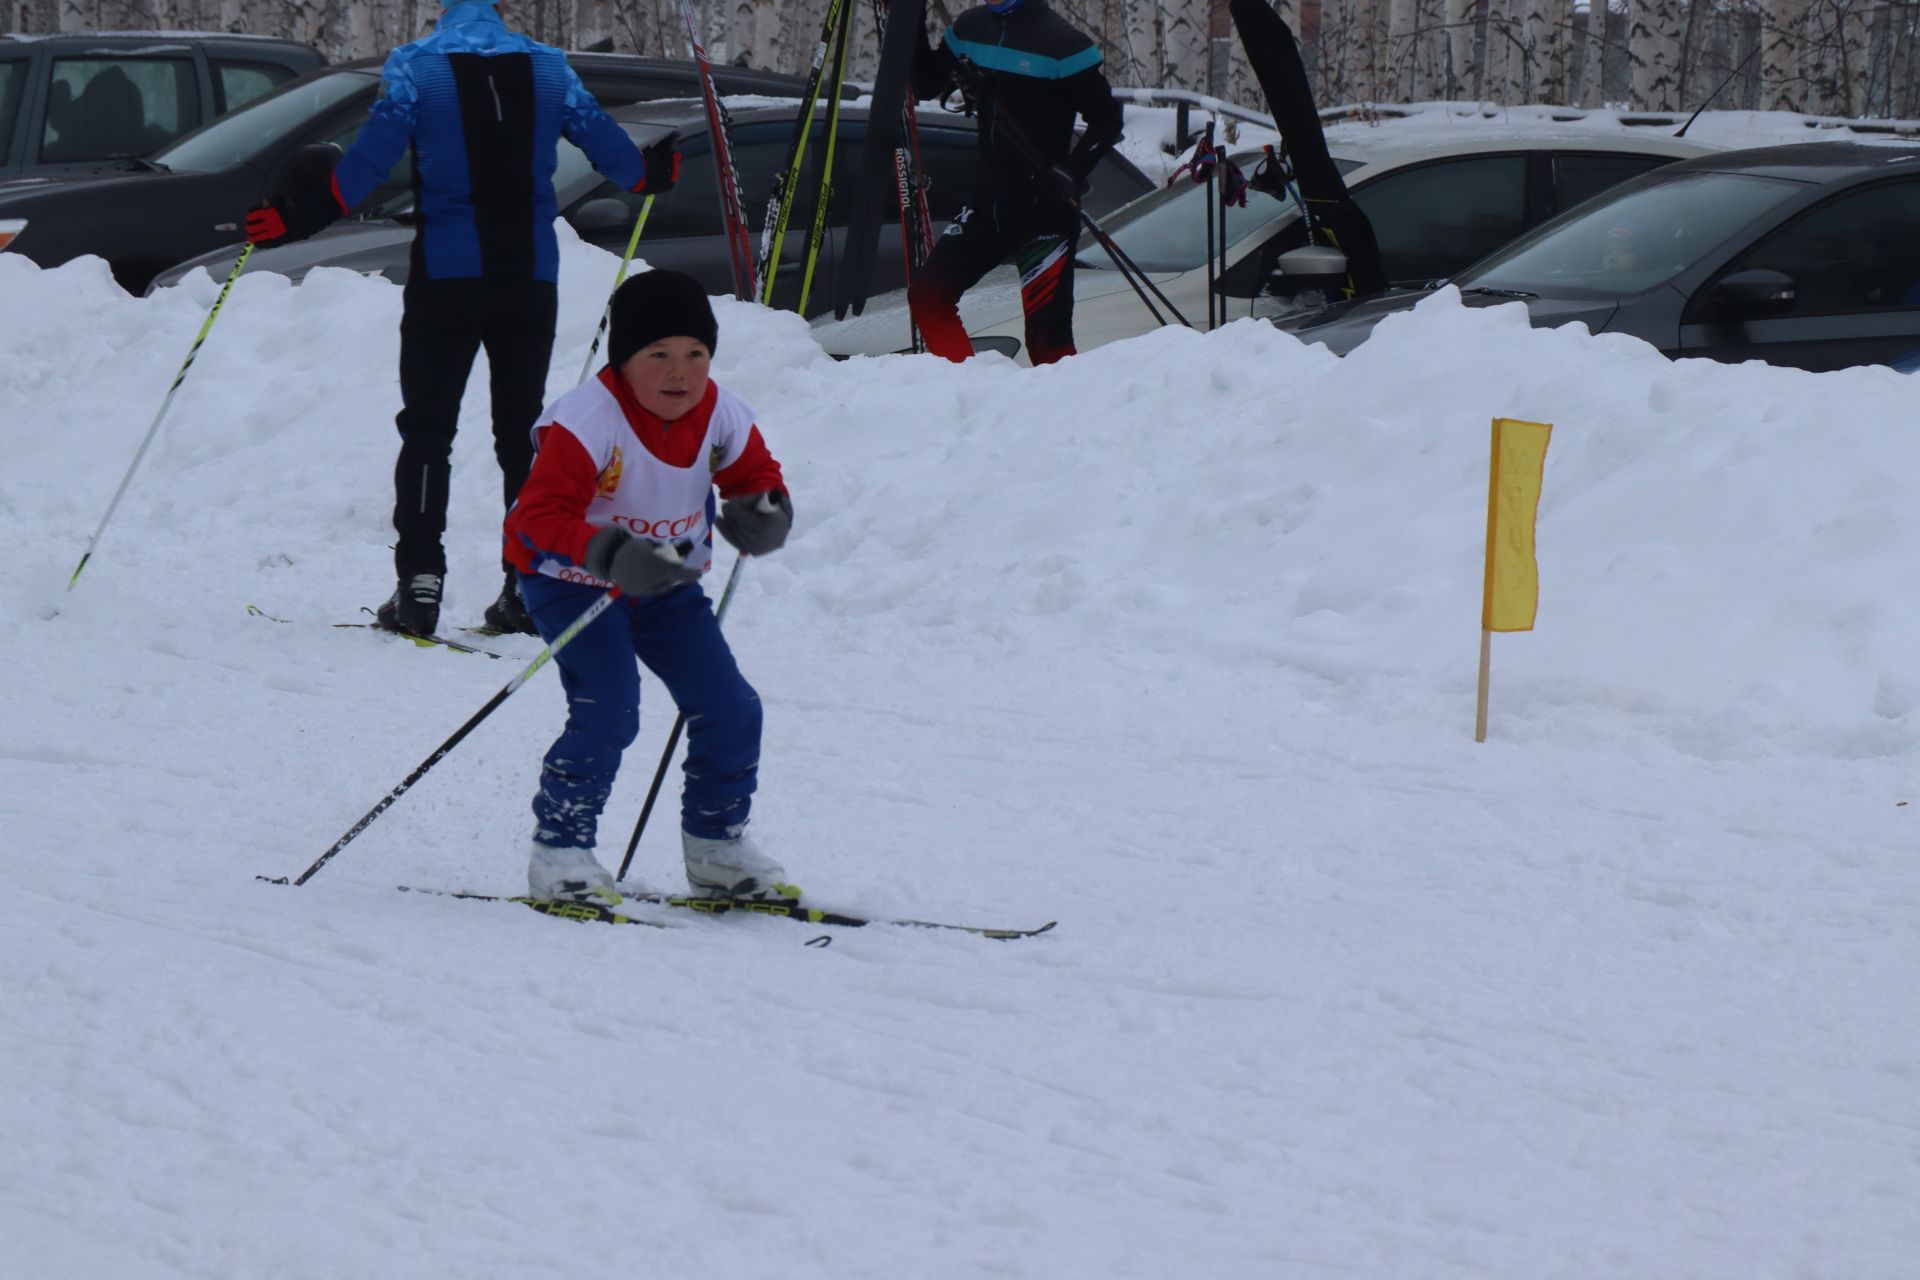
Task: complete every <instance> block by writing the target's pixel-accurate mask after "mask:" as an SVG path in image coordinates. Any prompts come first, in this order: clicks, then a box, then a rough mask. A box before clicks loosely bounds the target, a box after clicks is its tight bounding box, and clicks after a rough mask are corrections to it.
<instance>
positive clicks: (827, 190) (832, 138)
mask: <svg viewBox="0 0 1920 1280" xmlns="http://www.w3.org/2000/svg"><path fill="white" fill-rule="evenodd" d="M852 29H853V5H852V4H851V3H849V4H847V5H846V6H845V7H844V8H843V9H841V11H840V30H839V33H838V35H837V36H836V38H835V42H834V52H833V65H834V69H833V109H832V110H831V111H829V112H828V113H827V145H826V149H825V154H824V156H823V157H822V159H821V161H820V197H819V199H818V200H816V201H815V202H814V206H813V226H812V227H810V228H809V229H808V231H807V260H806V266H805V267H804V268H803V269H802V271H801V273H800V301H799V302H797V303H795V304H794V308H793V309H794V311H795V312H796V313H798V314H799V315H802V316H804V315H806V314H807V299H808V298H810V297H812V296H813V271H814V268H815V267H816V266H817V265H818V264H819V262H820V242H821V241H822V240H824V239H825V238H826V234H827V203H828V201H829V200H831V199H832V197H833V156H834V148H835V144H837V143H838V142H839V140H840V86H841V85H843V84H845V83H846V79H847V44H848V41H849V38H850V36H849V33H850V32H851V31H852Z"/></svg>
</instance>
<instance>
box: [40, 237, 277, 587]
mask: <svg viewBox="0 0 1920 1280" xmlns="http://www.w3.org/2000/svg"><path fill="white" fill-rule="evenodd" d="M252 256H253V243H252V242H251V241H249V242H248V243H247V247H246V248H244V249H242V250H241V251H240V256H239V257H238V258H237V259H235V260H234V264H233V270H231V271H229V272H227V282H226V283H225V284H223V285H221V286H220V296H219V297H217V298H215V299H214V300H213V308H212V310H210V311H208V312H207V318H206V321H205V322H204V323H202V324H201V326H200V332H199V333H198V334H197V335H195V337H194V339H193V346H192V348H191V349H190V350H188V352H187V358H186V360H185V361H183V362H182V363H181V365H180V372H179V373H177V374H175V375H174V377H173V385H172V386H170V387H168V388H167V395H166V398H165V399H164V400H162V401H161V402H160V412H158V413H156V414H154V415H153V425H152V426H150V427H148V428H147V436H146V439H144V440H142V441H141V442H140V447H139V448H138V449H136V450H135V451H134V454H133V462H132V464H131V465H129V466H128V467H127V474H126V475H124V476H122V477H120V487H119V488H118V489H116V490H114V492H113V501H112V502H109V503H108V504H107V514H105V515H103V516H101V517H100V526H99V527H98V528H96V529H95V530H94V531H93V536H92V537H91V538H88V539H87V549H86V550H85V551H83V552H81V553H80V563H79V564H77V565H75V566H74V567H73V576H72V577H71V578H68V579H67V590H69V591H71V590H73V584H74V583H76V582H78V581H80V572H81V570H83V569H85V568H86V567H87V561H89V560H91V559H93V549H94V548H95V547H96V546H98V545H99V544H100V535H101V534H103V533H105V532H106V531H107V521H109V520H111V519H113V513H114V511H115V510H116V509H117V508H118V507H119V506H120V499H122V498H124V497H126V496H127V486H128V485H130V484H132V483H133V473H134V472H136V471H138V470H139V469H140V460H141V459H142V458H144V457H146V456H147V448H148V446H150V445H151V444H152V443H153V437H154V435H155V433H156V432H158V431H159V430H160V422H161V419H163V418H165V417H166V416H167V406H168V405H170V404H172V403H173V393H174V392H176V391H178V390H179V389H180V384H181V383H183V382H185V381H186V380H187V370H189V369H191V368H193V358H194V357H195V356H197V355H199V354H200V344H201V343H203V342H205V341H206V340H207V334H208V333H209V332H210V331H211V330H212V329H213V322H214V321H215V320H216V319H218V318H219V316H220V308H221V307H222V306H224V305H225V304H226V301H227V294H228V292H229V291H231V290H232V288H233V282H234V281H235V280H238V279H239V278H240V272H241V271H242V270H243V269H245V267H246V265H247V259H248V258H251V257H252Z"/></svg>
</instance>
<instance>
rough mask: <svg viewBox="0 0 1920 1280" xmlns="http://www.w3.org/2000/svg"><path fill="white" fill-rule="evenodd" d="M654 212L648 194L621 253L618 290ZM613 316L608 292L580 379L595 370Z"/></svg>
mask: <svg viewBox="0 0 1920 1280" xmlns="http://www.w3.org/2000/svg"><path fill="white" fill-rule="evenodd" d="M652 212H653V197H652V196H648V197H647V198H646V199H645V200H642V201H641V202H640V216H639V217H637V218H635V219H634V220H633V234H632V235H631V236H629V237H628V238H627V251H626V252H625V253H624V254H622V255H620V270H619V271H617V272H615V273H614V277H613V288H614V290H618V289H619V288H620V282H621V281H623V280H625V279H626V278H627V268H628V267H629V266H631V265H632V263H633V251H634V250H635V249H638V248H639V247H640V232H641V231H642V230H644V229H645V227H646V225H647V215H648V214H650V213H652ZM612 318H613V293H612V292H609V293H608V294H607V305H606V309H605V310H603V311H601V313H600V327H599V328H598V329H595V330H594V331H593V345H592V346H590V347H588V348H587V359H586V363H585V364H582V365H581V366H580V381H582V382H585V381H586V380H587V375H588V374H589V373H592V372H593V358H594V357H595V356H597V355H599V354H600V339H602V338H604V337H605V336H606V334H607V322H608V321H609V320H611V319H612Z"/></svg>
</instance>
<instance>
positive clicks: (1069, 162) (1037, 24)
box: [913, 0, 1122, 229]
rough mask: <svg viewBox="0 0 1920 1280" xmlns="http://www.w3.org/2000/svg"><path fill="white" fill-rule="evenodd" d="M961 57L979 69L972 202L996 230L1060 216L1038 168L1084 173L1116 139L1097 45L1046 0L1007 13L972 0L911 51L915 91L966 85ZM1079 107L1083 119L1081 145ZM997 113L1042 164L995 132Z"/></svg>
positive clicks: (932, 92) (940, 91) (1026, 0)
mask: <svg viewBox="0 0 1920 1280" xmlns="http://www.w3.org/2000/svg"><path fill="white" fill-rule="evenodd" d="M962 58H965V59H967V60H968V61H969V62H971V63H972V64H973V66H974V67H975V68H976V69H977V74H978V77H979V84H978V87H979V88H980V90H981V92H978V93H976V94H974V95H972V103H973V110H974V114H975V115H976V116H977V117H978V118H979V126H980V158H981V164H980V167H979V170H978V178H977V179H976V183H975V190H974V204H973V207H974V209H975V211H976V212H986V213H987V214H989V215H990V216H991V217H992V218H993V220H994V222H995V224H996V225H998V226H1000V227H1001V228H1002V229H1011V228H1015V227H1019V226H1023V225H1026V224H1028V223H1031V222H1033V221H1035V220H1045V219H1048V218H1051V217H1053V216H1055V215H1057V213H1058V210H1057V209H1051V208H1049V207H1047V201H1046V200H1045V199H1044V197H1042V196H1041V195H1040V194H1039V193H1038V192H1037V191H1036V189H1035V186H1034V178H1035V176H1036V175H1037V173H1038V171H1039V170H1040V169H1043V168H1045V167H1047V166H1048V165H1054V164H1060V165H1064V167H1065V168H1066V169H1067V170H1068V171H1069V172H1071V173H1072V174H1074V176H1076V177H1079V178H1085V177H1086V176H1087V175H1088V174H1090V173H1092V172H1093V167H1094V165H1096V164H1098V163H1099V162H1100V157H1101V156H1103V155H1105V154H1106V153H1107V152H1108V151H1110V150H1112V149H1113V144H1114V143H1116V142H1118V141H1119V140H1120V131H1121V125H1122V116H1121V110H1120V104H1119V102H1117V101H1116V100H1115V99H1114V96H1113V89H1112V87H1111V86H1110V85H1108V84H1107V77H1106V76H1105V75H1104V74H1102V72H1101V70H1100V46H1098V45H1096V44H1095V43H1094V42H1093V40H1092V39H1091V38H1090V37H1088V36H1087V35H1086V33H1085V32H1083V31H1081V30H1079V29H1078V28H1077V27H1075V26H1073V24H1071V23H1069V22H1068V21H1067V20H1066V19H1065V18H1062V17H1061V16H1060V15H1059V14H1057V13H1055V12H1054V11H1053V10H1052V9H1050V8H1048V7H1047V4H1046V0H1022V2H1021V3H1020V4H1019V5H1018V6H1017V7H1016V8H1014V9H1012V10H1010V11H1009V12H1007V13H995V12H993V10H992V9H990V8H988V7H987V6H986V5H984V4H983V5H978V6H975V7H974V8H972V9H968V10H967V11H966V12H965V13H962V14H961V15H960V16H959V17H958V18H956V19H954V23H953V25H952V26H951V27H949V28H947V31H946V34H945V35H944V36H942V37H941V40H940V43H939V44H938V45H931V46H927V45H923V46H922V48H921V49H920V52H919V56H917V57H916V58H915V59H914V66H913V91H914V95H915V96H916V97H920V98H938V97H944V96H945V95H946V94H947V92H948V91H949V90H950V89H951V88H952V87H953V86H954V85H955V84H956V83H958V84H965V83H966V81H967V77H965V76H963V75H962V74H961V68H960V65H959V64H960V59H962ZM1076 115H1077V116H1079V117H1081V118H1082V119H1084V120H1085V121H1086V122H1087V127H1086V131H1085V132H1084V133H1082V134H1081V135H1080V142H1079V144H1078V145H1077V146H1076V145H1075V144H1074V140H1073V118H1074V117H1075V116H1076ZM1002 119H1005V120H1007V121H1009V122H1010V123H1011V124H1012V125H1013V127H1014V128H1016V129H1018V130H1019V131H1020V132H1021V133H1023V134H1025V135H1026V137H1027V139H1028V140H1029V141H1030V142H1031V143H1032V144H1033V148H1034V150H1035V151H1037V152H1038V153H1039V159H1040V164H1039V165H1037V166H1036V165H1035V164H1034V163H1033V161H1032V160H1031V159H1030V158H1029V157H1028V156H1027V155H1026V153H1025V152H1024V151H1023V150H1022V149H1021V148H1020V147H1018V146H1016V145H1014V144H1013V143H1012V142H1010V141H1009V140H1008V139H1007V138H1005V137H1003V136H1001V134H1000V132H999V130H998V127H997V126H998V122H999V121H1000V120H1002Z"/></svg>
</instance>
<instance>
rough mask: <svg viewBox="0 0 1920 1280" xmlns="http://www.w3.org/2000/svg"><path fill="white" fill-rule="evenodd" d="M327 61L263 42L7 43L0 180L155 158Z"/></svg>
mask: <svg viewBox="0 0 1920 1280" xmlns="http://www.w3.org/2000/svg"><path fill="white" fill-rule="evenodd" d="M326 61H327V60H326V59H325V58H324V57H322V56H321V54H320V52H319V51H318V50H316V49H312V48H309V47H308V46H306V45H304V44H295V43H294V42H292V41H291V40H274V39H269V38H267V37H265V36H244V35H216V34H203V33H200V32H191V31H116V32H112V33H110V34H106V33H103V34H99V35H89V34H66V35H46V36H30V35H0V178H11V177H16V176H19V175H22V174H35V173H40V172H43V171H47V170H55V171H58V170H64V169H74V168H100V167H104V166H109V165H112V164H114V163H115V162H116V161H123V160H129V159H134V158H136V157H139V156H144V155H150V154H152V153H153V152H155V151H158V150H159V149H160V148H161V147H163V146H165V145H166V144H167V143H169V142H171V141H173V140H174V139H175V138H177V137H179V136H180V135H181V134H183V133H186V132H187V131H188V130H190V129H197V128H199V127H200V126H201V125H203V124H205V123H206V122H207V121H209V120H211V119H213V118H214V117H215V116H218V115H223V114H225V113H226V112H228V111H231V110H233V109H234V108H235V107H238V106H241V105H243V104H245V103H248V102H251V101H253V100H254V99H255V98H258V97H260V96H261V95H262V94H265V93H268V92H270V91H271V90H273V89H275V88H278V87H279V86H280V85H283V84H285V83H286V82H287V81H289V80H291V79H293V78H294V77H295V76H298V75H300V74H302V73H304V72H307V71H311V70H313V69H314V68H316V67H321V66H325V65H326Z"/></svg>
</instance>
